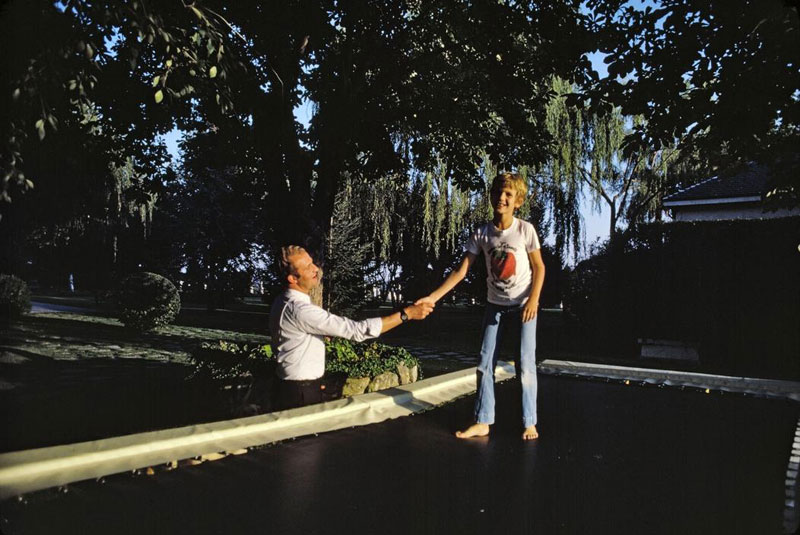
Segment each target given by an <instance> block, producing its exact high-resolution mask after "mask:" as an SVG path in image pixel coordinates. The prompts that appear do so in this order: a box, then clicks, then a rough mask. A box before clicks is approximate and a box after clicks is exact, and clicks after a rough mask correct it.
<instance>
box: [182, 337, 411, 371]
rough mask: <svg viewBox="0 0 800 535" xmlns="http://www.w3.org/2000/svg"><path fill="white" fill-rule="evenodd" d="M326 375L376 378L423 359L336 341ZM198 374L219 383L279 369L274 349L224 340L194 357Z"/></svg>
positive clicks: (387, 347)
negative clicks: (276, 364)
mask: <svg viewBox="0 0 800 535" xmlns="http://www.w3.org/2000/svg"><path fill="white" fill-rule="evenodd" d="M325 350H326V358H325V372H326V373H330V374H345V375H347V376H348V377H375V376H376V375H380V374H382V373H384V372H388V371H391V372H396V371H397V365H398V364H405V365H406V366H408V367H409V368H412V367H414V366H417V367H418V369H420V367H419V360H418V359H417V358H416V357H415V356H413V355H412V354H411V353H409V352H408V350H406V349H405V348H402V347H394V346H390V345H386V344H380V343H378V342H372V343H355V342H351V341H349V340H344V339H342V338H333V339H332V340H329V341H328V342H326V343H325ZM191 359H192V363H193V365H194V367H195V375H197V376H205V377H208V378H211V379H214V380H219V381H233V380H235V379H237V378H243V377H249V376H252V377H263V376H267V375H269V374H271V373H272V372H273V370H274V367H275V355H274V354H273V352H272V346H270V345H269V344H266V345H255V346H248V345H241V346H240V345H237V344H233V343H230V342H225V341H222V340H220V341H219V342H215V343H213V344H212V343H208V342H203V343H202V344H200V346H199V347H198V348H197V349H195V351H194V352H193V353H192V356H191Z"/></svg>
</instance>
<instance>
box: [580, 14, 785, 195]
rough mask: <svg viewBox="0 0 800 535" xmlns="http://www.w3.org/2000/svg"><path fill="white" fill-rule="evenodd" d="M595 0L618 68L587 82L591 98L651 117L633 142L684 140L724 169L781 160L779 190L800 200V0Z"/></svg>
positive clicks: (686, 147)
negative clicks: (638, 1)
mask: <svg viewBox="0 0 800 535" xmlns="http://www.w3.org/2000/svg"><path fill="white" fill-rule="evenodd" d="M587 7H588V8H589V10H590V11H591V13H592V22H593V24H594V26H595V29H596V32H597V34H598V36H599V43H600V45H599V50H600V51H601V52H603V53H605V54H607V58H606V63H607V64H608V73H609V76H608V77H606V78H603V79H596V80H595V81H594V83H592V84H591V86H586V87H584V88H583V89H585V90H586V91H585V94H584V98H585V99H587V100H586V102H587V103H589V104H590V105H591V106H592V107H593V108H604V107H605V108H606V109H608V107H609V106H618V107H620V108H621V110H622V113H623V114H624V115H626V116H641V117H643V119H644V121H643V122H641V123H639V124H637V125H635V127H634V129H633V131H632V132H630V133H629V134H628V135H627V138H626V144H628V145H629V146H631V147H645V146H651V147H659V146H670V145H672V144H674V143H677V144H678V148H679V149H680V150H681V152H682V153H683V154H691V153H692V152H693V151H695V150H697V151H700V152H701V153H702V155H703V158H706V159H708V161H709V162H711V164H712V166H713V167H714V168H717V169H724V168H727V167H731V166H732V165H734V164H736V163H746V162H748V161H759V162H762V163H766V164H768V165H771V166H773V167H774V168H775V174H774V181H773V184H772V185H771V190H770V192H771V193H772V195H769V197H770V198H772V199H775V200H776V201H780V202H782V203H784V204H790V205H791V204H795V205H796V204H798V202H800V173H798V172H797V171H798V166H800V160H798V158H797V156H796V154H797V147H798V146H800V99H799V98H798V95H797V89H798V87H800V69H798V65H800V18H799V17H798V2H796V1H788V0H767V1H755V0H738V1H737V2H734V3H730V2H727V3H720V2H705V1H702V0H660V1H658V2H655V5H654V6H650V5H647V6H643V7H639V6H635V5H633V4H631V3H628V2H622V1H619V0H618V1H613V2H607V1H602V2H601V1H598V0H590V1H589V2H587ZM776 164H777V165H776Z"/></svg>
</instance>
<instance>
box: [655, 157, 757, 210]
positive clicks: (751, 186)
mask: <svg viewBox="0 0 800 535" xmlns="http://www.w3.org/2000/svg"><path fill="white" fill-rule="evenodd" d="M766 187H767V168H766V167H765V166H763V165H756V164H750V165H748V166H747V167H745V168H744V169H742V170H741V171H739V172H737V173H735V174H731V175H724V176H719V175H718V176H713V177H711V178H709V179H706V180H704V181H702V182H698V183H697V184H694V185H692V186H689V187H688V188H685V189H683V190H681V191H679V192H678V193H673V194H672V195H668V196H667V197H665V198H664V206H666V207H669V206H680V205H681V204H686V203H691V204H699V203H701V202H703V201H707V202H709V203H721V202H737V201H738V202H747V201H757V200H760V199H761V195H762V194H763V193H764V191H765V190H766Z"/></svg>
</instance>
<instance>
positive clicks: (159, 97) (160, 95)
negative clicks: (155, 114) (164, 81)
mask: <svg viewBox="0 0 800 535" xmlns="http://www.w3.org/2000/svg"><path fill="white" fill-rule="evenodd" d="M155 99H156V104H160V103H161V101H162V100H164V93H163V92H162V91H161V90H160V89H159V90H158V91H156V94H155Z"/></svg>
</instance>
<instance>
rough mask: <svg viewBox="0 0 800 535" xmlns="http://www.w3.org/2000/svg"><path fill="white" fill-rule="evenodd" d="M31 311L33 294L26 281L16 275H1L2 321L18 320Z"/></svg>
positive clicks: (0, 309)
mask: <svg viewBox="0 0 800 535" xmlns="http://www.w3.org/2000/svg"><path fill="white" fill-rule="evenodd" d="M30 309H31V292H30V290H28V285H27V284H25V281H24V280H22V279H20V278H19V277H16V276H14V275H6V274H5V273H3V274H0V320H2V322H3V323H7V322H9V321H13V320H16V319H18V318H19V317H20V316H22V315H23V314H25V313H26V312H29V311H30Z"/></svg>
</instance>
